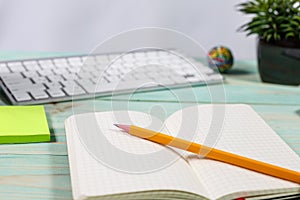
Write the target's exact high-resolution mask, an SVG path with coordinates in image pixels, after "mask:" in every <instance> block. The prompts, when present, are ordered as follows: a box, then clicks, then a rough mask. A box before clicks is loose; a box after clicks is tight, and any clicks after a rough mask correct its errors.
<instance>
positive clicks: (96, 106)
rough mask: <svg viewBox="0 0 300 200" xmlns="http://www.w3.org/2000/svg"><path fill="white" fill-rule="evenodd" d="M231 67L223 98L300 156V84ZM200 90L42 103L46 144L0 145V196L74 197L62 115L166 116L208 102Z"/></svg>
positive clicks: (250, 66)
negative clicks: (253, 115)
mask: <svg viewBox="0 0 300 200" xmlns="http://www.w3.org/2000/svg"><path fill="white" fill-rule="evenodd" d="M47 55H48V54H47ZM11 57H13V56H11ZM11 57H10V58H11ZM13 58H14V57H13ZM235 70H236V71H232V73H230V74H227V75H226V78H227V80H226V81H225V84H224V88H225V94H226V102H227V103H248V104H250V105H251V106H252V107H253V108H254V109H255V110H256V111H257V112H258V113H259V114H260V115H261V116H262V117H263V118H264V120H265V121H266V122H267V123H268V124H269V125H270V126H271V127H272V128H273V129H274V130H275V131H276V132H277V133H278V134H279V135H280V136H281V137H282V139H283V140H285V141H286V142H287V143H288V144H289V146H290V147H291V148H292V149H294V150H295V151H296V152H297V153H298V155H300V125H299V124H300V123H299V122H300V89H299V88H298V87H289V86H278V85H271V84H262V83H260V82H257V81H258V80H259V78H258V76H257V70H256V67H255V63H254V62H252V61H249V62H246V61H243V62H242V61H241V62H240V63H239V64H238V65H237V66H236V68H235ZM214 87H217V86H214ZM198 91H200V92H199V93H196V95H195V96H196V97H197V98H196V101H195V102H193V101H191V98H189V96H187V95H188V94H189V92H187V91H186V90H185V89H178V91H177V92H178V93H180V94H181V97H182V98H183V100H184V101H181V102H178V100H176V98H174V97H172V95H170V93H169V92H166V91H155V92H147V93H145V94H141V93H138V94H135V95H134V96H133V97H131V99H130V101H129V102H128V101H127V100H128V98H127V96H126V95H120V96H114V97H112V98H107V97H106V98H97V99H95V100H85V101H76V102H73V105H72V102H64V103H56V104H47V105H45V110H46V114H47V119H48V123H49V128H50V131H51V142H50V143H35V144H16V145H14V144H11V145H0V199H5V200H16V199H72V194H71V185H70V175H69V166H68V157H67V156H68V153H67V146H66V138H65V130H64V120H65V119H66V118H67V117H69V116H71V115H72V114H78V113H85V112H94V111H97V112H98V111H110V110H126V109H130V110H136V111H143V112H148V113H151V114H154V115H156V116H157V117H159V118H161V119H165V118H166V117H167V116H169V115H170V114H171V113H173V112H175V111H176V110H179V109H181V108H184V107H188V106H191V105H195V104H199V103H200V104H201V103H210V98H209V94H208V93H207V91H205V88H203V87H202V88H199V89H198ZM0 92H1V91H0ZM0 97H1V100H0V105H6V104H7V101H6V100H5V98H4V97H3V94H0ZM112 99H113V101H112Z"/></svg>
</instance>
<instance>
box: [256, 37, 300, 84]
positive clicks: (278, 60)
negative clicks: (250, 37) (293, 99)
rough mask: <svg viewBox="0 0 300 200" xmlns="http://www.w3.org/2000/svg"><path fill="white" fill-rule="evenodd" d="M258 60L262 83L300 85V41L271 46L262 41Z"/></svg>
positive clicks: (259, 45) (258, 49) (258, 50)
mask: <svg viewBox="0 0 300 200" xmlns="http://www.w3.org/2000/svg"><path fill="white" fill-rule="evenodd" d="M257 58H258V69H259V73H260V77H261V80H262V81H264V82H269V83H277V84H286V85H300V41H296V42H295V41H282V42H280V43H277V44H270V43H266V42H264V41H262V40H260V41H259V43H258V48H257Z"/></svg>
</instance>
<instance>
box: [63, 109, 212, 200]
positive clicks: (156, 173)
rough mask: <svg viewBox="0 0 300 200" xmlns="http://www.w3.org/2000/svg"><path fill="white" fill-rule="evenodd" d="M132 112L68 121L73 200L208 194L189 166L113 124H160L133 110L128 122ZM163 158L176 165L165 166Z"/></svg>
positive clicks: (169, 153)
mask: <svg viewBox="0 0 300 200" xmlns="http://www.w3.org/2000/svg"><path fill="white" fill-rule="evenodd" d="M127 114H128V112H127V111H126V112H122V111H118V112H114V113H112V112H102V113H97V114H93V113H91V114H82V115H75V116H72V117H70V118H68V119H67V120H66V132H67V140H68V149H69V154H70V155H71V156H70V157H73V158H74V159H70V168H71V178H72V188H73V194H74V195H77V196H74V198H75V199H76V198H77V199H78V198H82V197H83V196H101V195H109V194H118V193H129V192H138V191H147V190H183V191H186V192H191V193H197V194H200V195H202V196H206V195H207V194H206V191H205V189H204V188H203V186H202V185H201V184H200V182H199V180H198V179H197V177H196V176H195V174H194V173H193V171H192V170H191V169H190V167H189V165H188V164H187V163H186V162H185V160H184V159H181V158H180V157H178V155H177V154H176V153H175V152H173V151H172V150H170V149H168V148H166V147H162V146H160V145H158V144H155V143H152V142H149V141H146V140H143V139H140V138H137V137H134V136H130V135H128V134H127V133H123V132H121V131H120V130H119V129H118V128H116V127H114V126H113V124H114V123H124V124H126V123H129V122H131V123H132V121H134V122H135V124H137V125H139V126H148V125H149V124H151V123H153V120H154V121H155V120H156V119H154V118H153V117H152V118H151V117H149V116H148V115H146V114H143V113H138V112H129V115H130V118H131V119H127V117H128V116H127ZM155 123H158V122H155ZM97 124H100V126H101V127H99V126H98V125H97ZM78 132H79V134H78ZM82 133H84V135H82ZM114 148H116V149H114ZM152 154H153V155H154V156H153V155H152ZM131 155H133V156H132V157H131ZM164 159H165V160H166V159H171V160H172V162H171V163H164V162H162V161H164ZM115 161H116V162H115ZM120 163H121V164H120ZM155 163H156V164H157V165H155ZM135 166H136V168H134V167H135ZM155 167H156V168H155ZM143 169H144V171H143ZM73 177H74V181H73Z"/></svg>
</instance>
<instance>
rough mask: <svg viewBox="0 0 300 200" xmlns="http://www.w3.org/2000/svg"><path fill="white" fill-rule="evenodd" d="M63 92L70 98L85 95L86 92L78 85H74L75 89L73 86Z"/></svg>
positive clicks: (65, 88)
mask: <svg viewBox="0 0 300 200" xmlns="http://www.w3.org/2000/svg"><path fill="white" fill-rule="evenodd" d="M63 90H64V91H65V93H67V95H69V96H73V95H80V94H85V91H84V90H83V89H82V88H81V87H80V86H78V85H77V84H76V85H74V86H73V87H71V86H69V87H64V88H63Z"/></svg>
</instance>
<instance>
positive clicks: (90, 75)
mask: <svg viewBox="0 0 300 200" xmlns="http://www.w3.org/2000/svg"><path fill="white" fill-rule="evenodd" d="M222 80H223V77H222V76H221V75H220V74H219V73H217V72H215V71H214V70H212V69H211V68H209V67H207V66H204V65H203V64H201V63H200V62H197V61H196V60H194V59H193V58H190V57H186V56H183V55H182V54H180V53H178V52H177V51H160V50H149V51H137V52H131V53H127V54H124V55H123V54H115V53H114V54H101V55H89V56H69V57H55V58H46V59H31V60H18V61H7V62H1V63H0V86H1V88H2V89H3V91H4V93H5V94H6V96H7V97H8V99H9V100H10V102H11V103H12V104H20V105H27V104H42V103H49V102H60V101H67V100H72V99H83V98H92V97H98V96H106V95H112V94H119V93H128V92H133V91H137V90H138V91H145V90H155V89H163V88H174V87H184V86H188V85H206V84H213V83H221V82H222Z"/></svg>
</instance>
